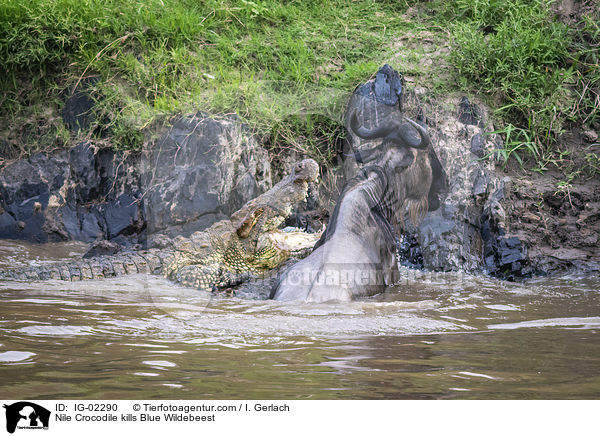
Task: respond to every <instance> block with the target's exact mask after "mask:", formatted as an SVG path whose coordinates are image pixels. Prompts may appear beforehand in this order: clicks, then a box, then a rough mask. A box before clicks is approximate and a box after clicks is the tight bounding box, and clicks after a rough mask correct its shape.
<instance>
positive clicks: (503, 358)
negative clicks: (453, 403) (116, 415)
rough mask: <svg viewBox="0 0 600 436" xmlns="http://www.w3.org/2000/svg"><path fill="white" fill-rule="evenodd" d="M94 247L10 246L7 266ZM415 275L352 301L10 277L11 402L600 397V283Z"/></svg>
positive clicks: (4, 341)
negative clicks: (284, 299)
mask: <svg viewBox="0 0 600 436" xmlns="http://www.w3.org/2000/svg"><path fill="white" fill-rule="evenodd" d="M82 251H83V247H82V246H80V245H77V244H66V245H65V244H62V245H61V244H58V245H45V246H28V245H24V244H20V243H13V242H5V241H4V242H2V245H1V246H0V268H6V267H7V266H12V267H14V266H18V265H26V264H29V263H41V262H46V261H48V260H52V259H56V258H59V257H60V258H62V257H70V256H77V255H79V254H81V252H82ZM402 273H403V277H404V278H403V280H402V283H401V284H400V285H399V286H396V287H394V288H390V289H388V291H387V292H385V293H384V294H381V295H377V296H374V297H370V298H365V299H363V300H361V301H355V302H352V303H339V304H306V303H279V302H275V301H270V300H263V299H259V298H258V297H259V296H254V298H252V295H250V297H251V298H248V295H246V297H245V298H240V297H226V296H212V295H211V294H209V293H205V292H200V291H197V290H192V289H186V288H182V287H179V286H175V285H174V284H172V283H170V282H168V281H167V280H164V279H161V278H157V277H151V276H146V275H136V276H130V277H126V278H122V279H109V280H103V281H90V282H73V283H71V282H58V281H50V282H32V283H27V282H18V281H3V282H0V398H5V399H27V400H35V399H138V398H139V399H336V398H340V399H452V398H456V399H575V398H577V399H599V398H600V278H598V277H578V276H567V277H561V278H540V279H535V280H530V281H528V282H525V283H508V282H502V281H498V280H494V279H491V278H488V277H485V276H469V275H464V274H457V273H426V272H421V271H415V270H409V269H403V270H402Z"/></svg>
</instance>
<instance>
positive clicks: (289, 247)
mask: <svg viewBox="0 0 600 436" xmlns="http://www.w3.org/2000/svg"><path fill="white" fill-rule="evenodd" d="M322 233H323V232H317V233H306V232H303V231H302V230H293V231H291V232H282V231H281V230H272V231H270V232H267V233H265V234H264V235H263V236H264V238H265V240H266V241H265V242H266V243H268V244H270V245H271V246H273V247H276V248H277V249H278V250H280V251H284V252H287V253H289V254H290V255H294V254H300V253H302V252H303V251H305V250H310V249H312V248H313V247H314V246H315V244H316V243H317V241H318V240H319V238H320V237H321V234H322ZM267 241H268V242H267Z"/></svg>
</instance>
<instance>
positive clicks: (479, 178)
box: [471, 168, 491, 200]
mask: <svg viewBox="0 0 600 436" xmlns="http://www.w3.org/2000/svg"><path fill="white" fill-rule="evenodd" d="M490 182H491V180H490V176H489V174H488V173H487V171H486V170H485V168H482V169H481V170H480V171H478V172H477V173H475V180H474V181H473V186H472V188H471V193H472V195H473V197H474V198H475V199H476V200H477V199H485V198H486V197H487V194H488V187H489V185H490Z"/></svg>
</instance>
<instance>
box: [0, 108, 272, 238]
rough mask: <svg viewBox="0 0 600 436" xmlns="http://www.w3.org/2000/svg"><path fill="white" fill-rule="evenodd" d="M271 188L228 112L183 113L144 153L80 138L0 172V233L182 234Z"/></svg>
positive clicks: (260, 157)
mask: <svg viewBox="0 0 600 436" xmlns="http://www.w3.org/2000/svg"><path fill="white" fill-rule="evenodd" d="M270 186H271V170H270V164H269V159H268V156H267V152H266V151H265V150H264V149H262V148H261V147H259V146H258V145H257V143H256V141H255V140H254V138H253V137H252V135H251V133H250V132H247V131H246V130H245V128H244V127H243V126H242V125H241V123H239V122H238V121H237V120H236V119H235V118H227V119H219V120H216V119H212V118H209V117H207V116H206V115H200V114H199V115H195V116H187V117H182V118H181V119H180V120H178V121H177V122H176V123H175V124H174V125H173V127H172V128H171V129H170V130H169V131H168V132H167V133H165V135H163V136H162V138H161V139H160V140H159V141H158V142H157V143H156V144H155V145H153V146H152V145H151V146H150V147H149V149H148V150H146V153H145V154H143V155H140V154H137V155H136V154H131V153H120V152H115V151H114V150H111V149H98V150H96V149H95V148H94V147H93V146H92V144H91V143H90V142H87V141H86V142H82V143H80V144H78V145H77V146H76V147H73V148H72V149H70V150H64V151H61V152H59V153H57V154H55V155H51V156H46V155H44V154H39V155H36V156H33V157H31V158H29V159H24V160H20V161H16V162H14V163H12V164H10V165H8V166H6V167H5V168H4V169H2V170H1V171H0V237H3V238H11V239H25V240H29V241H33V242H47V241H59V240H68V239H75V240H80V241H85V242H92V241H96V240H102V239H110V240H113V241H118V242H119V243H121V244H124V245H132V244H138V243H144V242H145V241H146V240H147V239H148V236H147V235H146V230H151V231H157V230H161V231H163V232H164V233H166V234H169V235H171V236H174V235H175V234H182V235H186V234H190V233H191V232H193V231H195V230H203V229H204V228H206V227H208V226H210V225H211V224H213V223H214V222H216V221H217V220H219V219H222V218H223V217H225V216H228V215H229V214H230V213H231V212H232V211H235V210H237V209H238V208H239V207H241V206H242V205H243V204H244V203H245V202H247V201H248V200H250V199H251V198H253V197H255V196H257V195H258V194H260V193H261V192H264V191H266V190H267V189H268V188H269V187H270Z"/></svg>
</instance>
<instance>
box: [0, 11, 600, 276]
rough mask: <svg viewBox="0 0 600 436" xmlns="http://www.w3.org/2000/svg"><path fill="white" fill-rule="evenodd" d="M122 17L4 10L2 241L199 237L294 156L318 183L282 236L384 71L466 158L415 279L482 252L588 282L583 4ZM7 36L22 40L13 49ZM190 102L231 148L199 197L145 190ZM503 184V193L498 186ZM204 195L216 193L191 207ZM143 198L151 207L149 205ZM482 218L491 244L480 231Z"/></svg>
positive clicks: (590, 111) (593, 212) (588, 93)
mask: <svg viewBox="0 0 600 436" xmlns="http://www.w3.org/2000/svg"><path fill="white" fill-rule="evenodd" d="M136 5H137V3H136V2H118V4H117V2H96V1H90V2H88V3H85V4H79V3H78V2H68V1H67V2H63V3H61V4H60V5H57V4H54V3H52V4H48V2H46V1H45V0H38V1H36V2H33V3H32V5H31V7H30V8H27V9H26V8H24V7H23V6H21V5H20V4H19V3H18V2H14V3H9V4H8V5H7V6H6V7H5V8H4V9H3V12H4V15H3V16H2V17H0V32H2V34H4V35H5V36H6V38H4V39H3V41H4V42H3V45H2V46H1V47H0V49H1V50H0V54H1V55H2V57H3V59H4V60H5V62H3V63H2V66H1V67H0V68H3V69H4V70H5V71H4V72H5V73H6V74H5V75H4V76H3V78H2V79H1V80H2V81H1V82H0V87H1V88H2V89H3V91H5V92H4V93H3V96H4V98H3V99H2V100H1V101H0V120H1V124H0V158H2V159H3V164H4V166H5V167H6V169H5V171H4V172H3V174H4V176H6V175H7V174H8V175H9V176H10V177H8V179H7V177H4V179H3V206H2V207H3V212H4V211H9V212H10V213H8V215H7V214H4V218H5V219H3V220H2V222H0V227H2V228H3V229H4V228H6V229H8V230H7V231H6V232H4V231H3V233H2V234H3V236H5V237H7V236H8V237H11V235H15V234H21V235H24V236H23V237H24V238H25V239H29V240H38V241H45V240H65V239H72V238H74V239H80V240H86V241H88V242H91V241H93V240H95V239H97V238H98V237H101V238H106V239H112V240H117V241H118V242H120V243H123V244H125V245H127V244H129V245H131V244H133V245H136V244H145V243H146V242H147V241H145V240H144V237H141V238H137V239H136V235H142V234H143V233H144V231H146V230H147V229H148V226H150V227H154V229H156V228H159V229H165V228H171V227H172V229H171V230H172V232H171V236H173V235H174V234H175V233H177V232H189V231H192V230H193V229H201V228H204V227H205V225H206V223H208V222H210V221H211V220H213V219H217V218H218V217H224V216H227V215H228V214H229V213H231V211H233V210H235V207H237V206H238V205H239V204H241V203H243V201H246V200H247V199H249V198H251V197H252V196H255V195H257V194H258V193H260V192H263V191H264V190H265V189H267V188H268V187H269V186H271V185H272V183H273V182H274V181H276V180H277V178H278V177H280V176H281V174H283V173H284V172H286V170H287V169H288V168H287V167H289V163H290V162H291V161H292V160H294V158H295V157H297V156H309V157H312V158H314V159H316V160H317V161H318V162H319V163H320V164H321V168H322V171H323V173H322V176H323V178H322V180H323V183H322V185H323V186H324V188H319V189H318V192H316V193H314V195H313V196H312V197H311V198H310V199H309V203H310V204H309V206H307V207H306V208H305V209H304V210H300V211H298V214H296V217H295V218H297V219H296V221H295V222H291V223H290V224H302V225H304V224H307V225H308V224H310V225H312V226H313V227H316V226H318V225H319V220H320V219H322V218H326V216H327V213H328V212H330V211H331V209H332V207H333V204H334V203H335V199H336V196H337V192H338V191H339V188H340V185H339V183H340V180H341V178H340V177H338V176H339V174H340V173H341V171H340V167H339V163H340V160H341V159H342V158H343V156H342V150H343V144H344V137H345V135H346V132H345V129H344V125H343V124H344V122H343V114H344V110H345V103H346V102H347V99H348V97H349V96H350V94H351V93H352V91H353V90H354V89H355V87H356V86H357V85H359V84H360V83H364V82H365V81H366V80H367V79H369V78H370V77H372V76H373V75H374V74H375V72H376V71H377V68H378V67H379V66H381V65H383V64H384V63H389V64H390V65H391V66H392V67H393V68H395V69H396V70H397V71H400V72H401V73H403V76H404V80H405V84H406V89H407V90H409V91H410V92H411V93H412V94H414V95H415V96H417V97H418V99H420V101H421V102H422V104H423V105H424V107H426V108H427V112H426V114H425V115H426V116H427V123H428V125H429V128H430V129H431V130H432V131H434V132H437V133H435V135H437V136H439V137H440V138H442V139H443V140H444V141H445V142H444V144H445V145H448V144H450V145H451V148H449V149H448V150H447V151H445V152H444V151H442V154H446V156H445V160H446V162H444V163H448V162H450V161H451V159H454V157H453V154H455V153H454V152H455V151H456V150H460V156H461V159H462V160H460V161H459V162H458V163H457V164H456V165H454V168H455V171H454V173H455V175H456V177H455V186H456V190H455V192H457V193H459V197H456V196H454V197H453V195H452V194H450V195H449V196H448V198H449V199H450V200H449V205H450V203H451V204H452V205H453V207H452V208H450V207H449V208H448V210H449V211H450V212H448V214H449V216H450V218H448V217H439V216H438V217H437V218H436V219H438V218H439V221H438V222H437V223H436V222H434V223H433V224H432V223H431V222H429V223H428V224H429V225H430V227H429V229H433V230H432V231H434V232H437V233H436V235H437V236H436V237H437V239H438V240H439V241H442V240H443V239H444V237H445V236H446V235H444V231H445V230H444V226H446V225H447V226H454V228H455V229H458V230H453V232H454V233H453V234H452V238H453V239H452V241H451V242H441V243H442V244H446V245H444V247H445V248H447V249H448V250H446V251H447V252H452V253H458V254H455V255H454V257H452V256H450V258H448V259H447V257H448V256H442V257H444V259H443V260H444V261H445V262H446V263H443V264H440V263H436V262H435V261H431V259H429V260H428V258H427V256H428V255H429V256H430V258H431V257H432V256H434V255H435V253H429V254H428V253H423V252H422V251H418V252H416V255H415V257H416V258H418V257H419V256H421V257H423V254H424V255H425V260H424V262H425V264H423V265H422V266H424V267H426V268H431V269H441V270H445V269H455V268H457V267H458V265H459V264H460V265H466V266H465V268H466V269H467V270H469V271H471V270H476V269H480V268H481V264H482V263H483V264H485V263H486V262H488V260H489V259H491V260H490V261H489V262H491V263H488V264H487V268H490V269H492V270H494V271H495V270H498V269H499V270H502V271H503V273H506V274H508V276H509V277H512V276H513V275H514V274H513V268H517V269H518V274H516V276H517V277H518V276H521V275H529V274H530V273H534V274H538V273H556V272H560V271H564V270H568V269H573V268H575V269H582V270H586V269H587V270H597V269H598V266H597V264H598V261H597V260H596V259H597V258H598V256H599V253H598V250H597V249H596V245H597V242H598V241H597V235H598V232H599V228H598V225H599V213H598V201H599V194H598V191H599V187H598V184H599V175H600V161H599V149H598V147H599V146H598V131H599V130H600V125H599V124H598V121H599V119H598V116H599V115H598V102H597V101H596V100H597V99H598V68H594V66H597V62H598V53H597V44H598V38H599V35H600V31H599V30H598V27H597V23H598V20H596V18H597V17H599V16H600V12H599V11H598V8H597V7H596V8H595V7H594V5H593V4H592V2H588V1H581V2H566V1H563V2H556V3H554V4H549V3H546V2H542V1H525V0H513V1H510V2H500V3H499V4H495V3H494V4H492V3H485V2H484V3H482V4H481V5H479V6H480V7H478V8H475V9H474V8H472V6H473V5H472V4H471V2H468V1H467V2H460V4H458V7H457V8H453V9H452V10H450V9H449V8H448V6H447V5H444V3H443V2H438V1H430V2H428V1H411V2H389V3H388V2H351V3H348V2H344V1H339V2H338V1H336V2H331V7H330V8H328V9H327V10H325V11H324V10H323V8H322V7H320V6H319V5H318V4H317V3H312V2H303V3H302V4H296V3H290V4H280V3H279V2H275V1H265V2H247V1H243V0H242V1H234V0H232V1H227V2H218V3H214V4H213V3H210V2H208V3H203V4H202V5H197V4H187V3H185V2H179V1H170V2H164V1H153V0H149V1H148V2H147V4H146V7H145V8H144V9H143V10H140V9H136V8H137V6H136ZM66 12H68V13H66ZM126 12H127V13H126ZM511 20H512V21H511ZM507 29H516V30H515V31H514V32H513V33H514V34H507V31H508V30H507ZM34 30H35V31H34ZM11 35H12V36H13V37H11ZM15 35H27V38H28V39H27V40H26V41H24V42H21V43H19V44H17V42H16V41H17V39H15V37H14V36H15ZM511 47H512V48H511ZM462 96H466V97H469V99H470V100H472V101H474V102H477V104H478V105H479V107H481V108H485V109H482V110H483V111H484V112H485V113H486V117H485V122H483V121H482V120H479V119H477V114H476V113H470V114H466V118H465V113H464V111H463V109H461V106H460V104H459V101H462V100H461V99H462ZM419 107H420V106H419ZM415 108H417V106H414V105H413V106H412V109H415ZM199 109H200V110H203V111H208V112H209V113H210V114H211V116H210V118H211V119H214V120H215V121H210V122H207V123H208V124H210V125H211V126H213V127H210V128H208V131H207V132H205V133H206V135H208V136H207V138H212V139H210V140H215V141H217V142H219V143H227V144H230V145H232V144H233V146H232V147H230V148H228V149H227V150H229V151H230V152H229V151H228V152H226V153H224V154H223V156H221V158H219V159H218V161H219V162H220V166H219V165H217V166H215V165H212V164H211V165H212V166H210V168H211V169H210V171H208V173H206V174H209V173H210V176H206V177H204V176H201V173H203V172H206V171H207V167H206V165H205V164H204V163H203V164H202V165H200V167H197V168H195V169H193V170H191V171H188V172H187V173H186V174H187V176H188V177H191V179H193V180H194V186H201V188H198V190H197V191H196V193H195V194H194V193H191V194H190V193H183V190H182V189H183V188H184V187H185V186H186V183H188V184H189V180H191V179H189V178H188V179H186V180H187V182H185V180H184V179H180V180H178V181H176V182H175V183H171V182H169V183H171V184H170V185H169V186H170V187H169V188H168V189H165V190H164V191H163V192H160V191H159V190H155V191H154V194H152V195H148V194H147V192H146V188H148V183H147V180H144V177H145V176H144V174H146V175H147V173H144V172H143V171H138V170H137V169H132V168H134V167H135V166H136V165H138V164H139V163H140V162H143V161H144V159H146V162H148V158H147V157H146V158H144V157H142V153H141V152H140V150H146V149H148V146H149V145H151V144H156V143H157V141H160V140H161V137H162V135H164V132H165V131H166V130H169V129H172V128H173V126H175V125H177V123H178V122H179V123H181V122H182V121H181V120H182V116H183V119H185V118H186V117H187V118H188V119H189V118H190V117H191V119H194V117H195V116H196V115H195V114H199V112H198V110H199ZM461 111H462V112H461ZM232 114H235V115H232ZM205 115H206V112H204V113H203V115H200V116H199V117H200V118H203V117H205ZM409 115H410V116H416V111H414V113H410V114H409ZM471 115H472V116H474V117H475V118H473V119H469V116H471ZM461 117H462V119H461ZM480 121H481V122H480ZM238 122H239V123H240V124H238ZM227 123H229V124H227ZM233 125H235V126H237V127H232V126H233ZM240 125H243V128H240V127H239V126H240ZM440 125H443V126H445V127H440ZM448 126H449V127H448ZM211 129H212V130H211ZM193 131H194V129H191V130H188V133H189V132H193ZM217 131H220V132H221V133H223V132H225V133H224V134H223V135H221V136H219V134H215V132H217ZM240 131H242V132H243V134H242V136H243V138H244V139H243V141H242V142H239V143H237V142H236V141H237V139H233V140H232V138H234V137H235V138H240V136H239V133H240ZM448 132H450V133H448ZM180 133H181V132H180ZM211 135H212V136H211ZM215 135H216V136H215ZM461 135H462V136H461ZM463 136H464V137H463ZM449 137H450V141H449V140H448V138H449ZM215 138H216V139H215ZM248 138H251V139H248ZM210 140H209V142H210ZM205 141H206V139H205ZM175 143H176V141H175ZM463 143H464V144H466V145H465V147H471V149H470V150H469V149H468V148H466V149H465V148H464V147H463V145H464V144H463ZM72 146H75V148H70V147H72ZM452 147H453V148H452ZM461 147H462V148H461ZM57 150H62V151H58V154H53V152H56V151H57ZM450 150H452V152H451V151H450ZM40 151H42V152H43V154H37V155H36V153H37V152H40ZM438 152H439V150H438ZM29 156H31V158H30V159H26V160H21V161H17V162H16V163H15V160H16V159H18V158H27V157H29ZM472 161H473V162H475V163H471V162H472ZM11 162H12V163H13V164H12V165H10V164H11ZM19 162H20V163H19ZM134 163H135V165H134ZM15 165H16V167H15ZM9 168H10V170H9ZM461 168H464V169H465V171H466V172H467V173H468V174H469V176H468V177H467V179H468V182H465V183H467V184H465V185H464V189H461V186H459V185H460V184H461V183H462V182H463V181H462V179H461V177H462V176H460V174H459V170H460V169H461ZM467 168H468V169H467ZM15 169H16V171H15ZM11 171H12V172H11ZM479 173H481V177H479V176H478V175H477V174H479ZM224 174H225V175H226V176H223V175H224ZM222 176H223V177H222ZM504 176H509V177H510V179H511V182H509V183H507V184H506V187H505V188H502V189H501V190H499V186H498V185H499V181H500V180H501V179H502V178H503V177H504ZM202 177H204V178H202ZM201 179H202V180H201ZM209 179H210V180H209ZM7 180H8V181H7ZM24 180H26V181H27V183H26V185H27V186H25V185H22V184H21V185H20V184H19V182H20V181H24ZM11 183H12V184H11ZM23 186H25V187H24V188H23ZM157 186H158V185H157ZM503 186H504V185H503ZM232 187H235V189H233V190H232V189H231V188H232ZM13 188H14V189H13ZM21 188H23V189H21ZM163 188H164V186H163ZM201 190H205V191H206V192H211V193H213V194H214V195H213V196H212V197H210V198H208V197H207V198H200V197H201V195H200V194H199V191H201ZM500 191H502V192H503V193H502V195H500V194H501V192H500ZM504 191H506V192H505V194H506V195H504ZM186 192H187V191H186ZM17 193H18V195H17ZM172 193H179V194H177V195H171V194H172ZM13 194H14V195H13ZM495 194H497V195H498V196H501V197H502V198H501V201H502V205H501V206H502V208H501V209H498V210H499V211H500V212H494V213H495V214H496V215H494V216H493V219H491V220H490V217H491V216H492V215H491V214H490V211H491V209H490V208H489V207H488V209H487V210H484V209H485V208H486V203H485V202H486V201H488V200H489V199H490V198H492V197H493V195H495ZM186 195H187V196H188V197H190V196H191V197H190V198H192V201H191V202H188V203H185V201H187V200H186V198H187V197H186ZM21 197H22V198H21ZM38 197H39V198H38ZM467 197H468V201H466V202H463V204H462V205H461V204H460V201H462V200H464V199H466V198H467ZM471 197H472V198H471ZM142 199H143V200H144V201H146V202H148V201H151V202H153V203H152V205H151V206H150V207H149V208H146V209H144V208H145V206H143V205H142V203H141V200H142ZM459 200H460V201H459ZM478 201H479V203H477V202H478ZM9 204H10V206H9ZM184 204H185V205H184ZM38 205H39V206H38ZM471 205H472V206H473V207H470V206H471ZM454 206H458V207H454ZM487 206H490V204H487ZM461 207H464V210H465V211H466V212H465V215H464V216H463V215H461V213H462V209H461ZM36 208H37V209H36ZM182 208H183V209H182ZM494 210H496V209H494ZM59 211H60V213H59ZM165 211H171V212H173V211H175V212H173V213H172V214H171V216H169V217H165ZM39 212H43V215H44V219H42V217H41V215H40V214H39ZM486 214H487V215H486ZM503 214H504V215H503ZM9 215H10V216H9ZM167 215H168V214H167ZM486 216H487V218H485V217H486ZM315 217H316V218H317V219H314V218H315ZM147 218H150V219H147ZM203 220H204V221H203ZM486 220H487V221H486ZM498 220H500V221H502V228H497V227H498V226H497V223H496V221H498ZM461 221H464V222H466V223H468V225H465V224H464V223H461ZM487 222H490V223H492V226H496V227H494V229H492V230H493V231H492V233H493V235H492V236H490V234H488V233H489V232H488V233H486V232H482V231H481V229H480V227H481V228H483V227H485V226H486V225H488V224H486V223H487ZM190 223H192V224H190ZM440 223H442V224H443V225H440ZM463 225H464V226H465V228H464V229H463V228H462V226H463ZM488 227H489V225H488ZM11 232H13V233H11ZM15 232H17V233H15ZM19 232H20V233H19ZM28 232H29V233H28ZM423 234H424V233H422V234H421V241H420V242H419V243H420V244H421V246H423V248H424V249H426V247H425V246H424V245H423V243H424V241H425V238H424V237H423ZM48 235H52V237H50V238H48ZM479 235H482V236H481V237H480V236H479ZM17 236H18V235H17ZM131 236H134V238H133V239H134V240H133V241H132V238H131ZM513 236H514V237H516V238H517V240H514V239H511V237H513ZM18 237H21V236H18ZM418 237H419V236H417V239H418ZM36 238H37V239H36ZM486 238H487V239H486ZM427 241H429V242H431V240H430V239H427ZM516 241H518V242H516ZM432 247H433V245H432ZM436 247H437V246H436ZM436 250H437V248H436ZM490 250H491V251H490ZM430 251H435V250H434V249H433V248H431V249H430ZM438 251H439V250H438ZM486 251H487V255H486V254H485V253H486ZM440 252H441V251H440ZM444 252H445V251H444ZM471 253H476V254H475V255H473V256H471ZM490 256H491V257H490ZM438 257H440V255H439V253H438ZM483 257H488V258H489V259H487V260H486V259H483ZM525 259H529V260H528V261H527V263H528V265H524V264H523V263H524V261H525ZM411 260H415V259H411ZM522 261H523V262H522ZM427 262H430V263H429V264H427Z"/></svg>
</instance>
